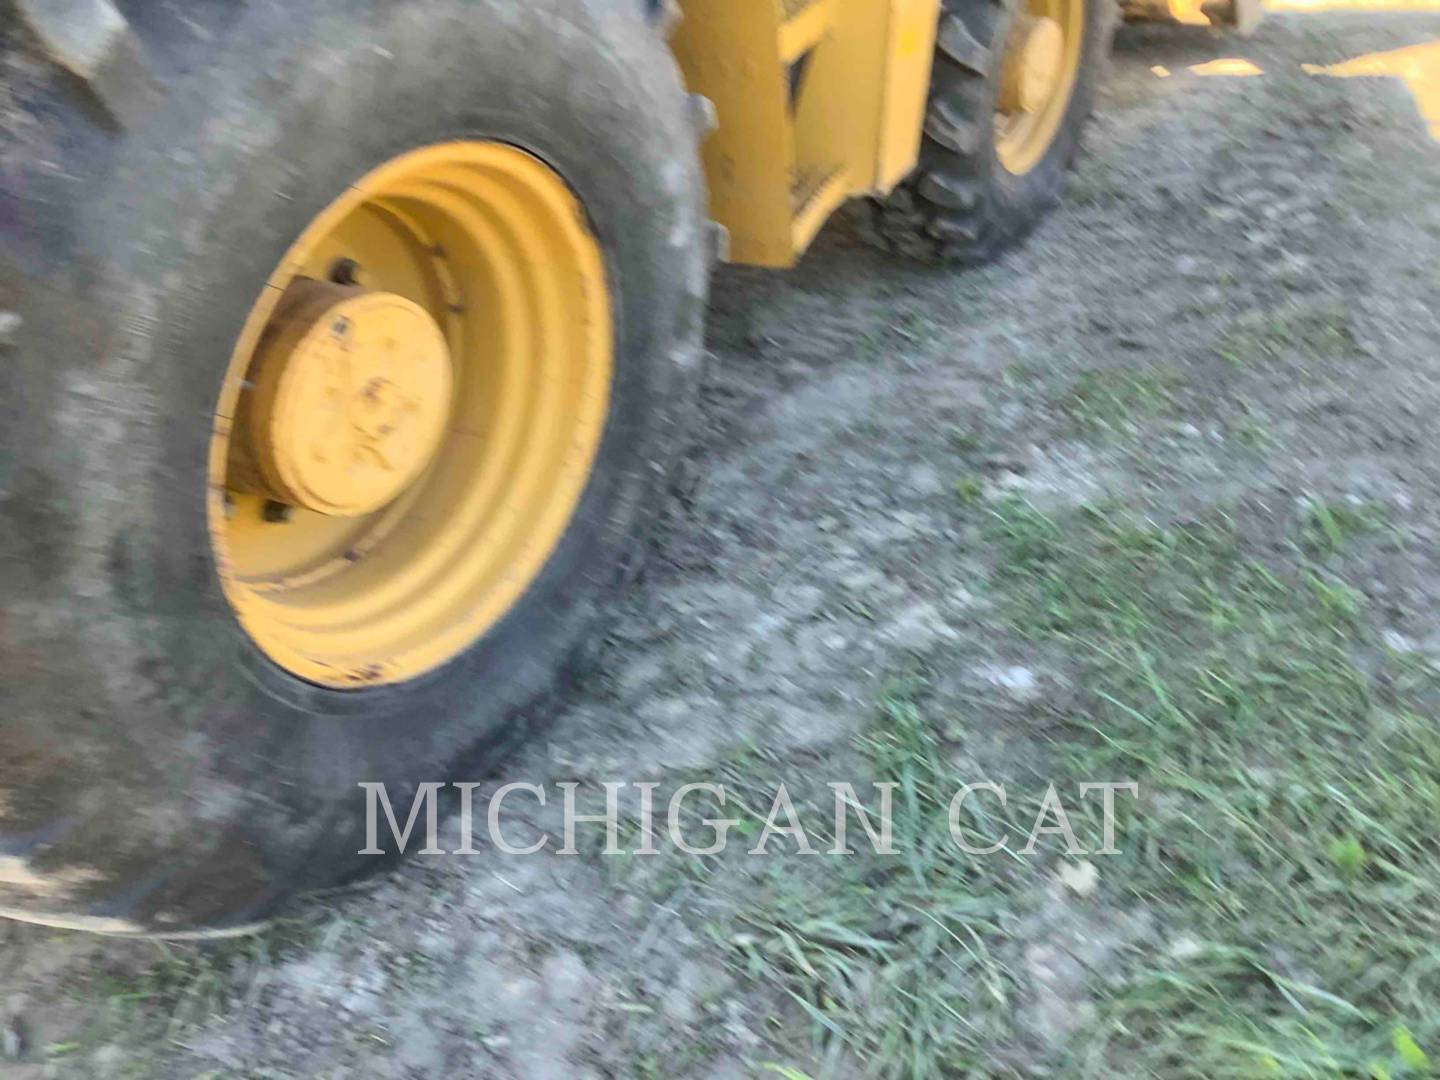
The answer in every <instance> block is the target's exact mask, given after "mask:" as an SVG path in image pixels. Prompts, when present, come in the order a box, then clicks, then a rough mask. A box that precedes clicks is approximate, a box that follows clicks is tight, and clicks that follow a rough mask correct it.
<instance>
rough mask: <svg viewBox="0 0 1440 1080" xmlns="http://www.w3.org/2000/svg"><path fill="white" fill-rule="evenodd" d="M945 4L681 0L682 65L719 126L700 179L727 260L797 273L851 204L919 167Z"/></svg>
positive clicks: (677, 42)
mask: <svg viewBox="0 0 1440 1080" xmlns="http://www.w3.org/2000/svg"><path fill="white" fill-rule="evenodd" d="M940 2H941V0H679V6H680V9H681V11H682V12H683V15H684V18H683V21H682V22H681V24H680V28H679V30H678V31H677V33H676V35H675V39H674V42H673V45H674V49H675V55H676V57H677V58H678V60H679V62H680V66H681V68H682V69H683V71H684V73H685V77H686V81H687V82H688V84H689V86H690V89H691V90H692V91H695V92H696V93H699V94H703V95H705V96H706V97H708V98H709V99H710V100H711V101H712V102H714V104H715V109H716V112H717V114H718V117H719V129H718V130H717V131H716V132H715V134H714V135H712V136H711V138H710V140H709V142H708V143H707V144H706V146H705V170H706V173H707V175H708V177H709V181H710V199H711V215H712V216H713V217H714V218H715V220H716V221H718V222H719V223H720V224H721V225H723V226H724V227H725V228H726V229H727V230H729V233H730V248H729V253H728V257H729V259H730V260H731V261H733V262H739V263H749V264H752V265H755V266H767V267H776V268H785V267H789V266H793V265H794V264H795V262H796V261H797V260H798V259H799V257H800V256H801V255H802V254H804V252H805V250H806V248H808V247H809V246H810V243H811V241H812V240H814V238H815V235H816V233H818V232H819V231H820V227H821V226H822V225H823V224H824V223H825V221H826V219H827V218H829V216H830V215H831V214H832V213H834V211H835V210H836V209H837V208H838V207H839V206H840V205H841V204H842V203H843V202H845V200H847V199H849V198H851V197H853V196H856V195H866V194H885V193H888V192H889V191H891V190H892V189H893V188H894V187H895V186H896V185H897V184H899V183H900V181H901V180H903V179H904V178H905V177H906V175H908V174H909V172H910V171H911V170H912V169H913V168H914V167H915V164H916V161H917V159H918V157H919V153H920V136H921V129H922V126H923V117H924V113H925V106H926V100H927V96H928V91H929V86H930V74H931V68H932V63H933V55H934V47H935V35H936V28H937V26H938V25H939V19H940ZM877 42H882V43H883V44H884V47H883V48H876V43H877Z"/></svg>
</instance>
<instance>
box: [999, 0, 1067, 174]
mask: <svg viewBox="0 0 1440 1080" xmlns="http://www.w3.org/2000/svg"><path fill="white" fill-rule="evenodd" d="M1086 3H1087V0H1028V4H1027V6H1026V10H1025V11H1024V12H1022V13H1021V14H1019V15H1017V16H1016V17H1015V21H1014V23H1013V24H1012V25H1011V28H1010V36H1009V39H1008V40H1007V42H1006V45H1005V59H1004V62H1003V63H1002V65H1001V74H1000V89H999V96H998V99H997V102H996V112H995V136H996V137H995V147H996V154H997V156H998V157H999V159H1000V164H1001V165H1003V166H1004V167H1005V168H1006V169H1007V170H1008V171H1009V172H1012V173H1014V174H1016V175H1017V176H1021V175H1024V174H1025V173H1028V172H1030V171H1031V170H1032V169H1034V168H1035V167H1036V166H1037V165H1039V164H1040V162H1041V161H1043V160H1044V158H1045V155H1046V153H1048V152H1049V150H1050V147H1051V146H1052V145H1053V144H1054V142H1055V137H1056V135H1058V134H1059V132H1060V129H1061V127H1062V125H1063V124H1064V122H1065V113H1066V112H1067V111H1068V109H1069V107H1070V99H1071V97H1072V95H1073V94H1074V93H1075V83H1076V80H1077V79H1078V77H1079V73H1080V55H1081V50H1082V49H1083V47H1084V40H1085V5H1086Z"/></svg>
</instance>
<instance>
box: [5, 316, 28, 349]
mask: <svg viewBox="0 0 1440 1080" xmlns="http://www.w3.org/2000/svg"><path fill="white" fill-rule="evenodd" d="M24 322H25V320H24V319H22V318H20V316H19V315H17V314H15V312H13V311H0V349H8V348H10V347H11V346H13V345H14V344H15V336H16V335H17V334H18V333H19V332H20V327H21V326H22V325H24Z"/></svg>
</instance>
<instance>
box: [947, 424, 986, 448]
mask: <svg viewBox="0 0 1440 1080" xmlns="http://www.w3.org/2000/svg"><path fill="white" fill-rule="evenodd" d="M946 441H947V442H949V443H950V449H952V450H954V451H955V452H956V453H958V454H969V453H972V452H973V451H975V450H977V449H979V447H980V437H979V436H978V435H976V434H975V433H974V432H973V431H969V430H967V429H966V428H963V427H960V426H959V425H958V424H957V425H955V426H954V427H952V428H951V429H950V430H949V431H948V432H947V433H946Z"/></svg>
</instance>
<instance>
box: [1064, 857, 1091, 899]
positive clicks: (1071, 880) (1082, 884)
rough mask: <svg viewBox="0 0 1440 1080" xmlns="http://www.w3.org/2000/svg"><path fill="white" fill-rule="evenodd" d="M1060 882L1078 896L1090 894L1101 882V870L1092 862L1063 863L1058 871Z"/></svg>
mask: <svg viewBox="0 0 1440 1080" xmlns="http://www.w3.org/2000/svg"><path fill="white" fill-rule="evenodd" d="M1058 873H1059V877H1060V883H1061V884H1062V885H1064V886H1065V887H1066V888H1067V889H1069V890H1070V891H1071V892H1073V893H1074V894H1075V895H1076V896H1090V895H1093V894H1094V892H1095V887H1096V886H1097V885H1099V884H1100V871H1098V870H1096V869H1095V864H1094V863H1092V862H1067V863H1062V864H1061V866H1060V870H1059V871H1058Z"/></svg>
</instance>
